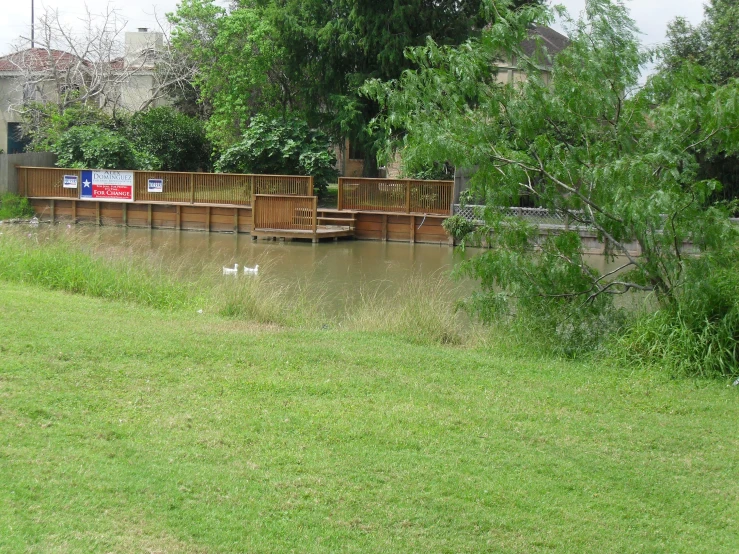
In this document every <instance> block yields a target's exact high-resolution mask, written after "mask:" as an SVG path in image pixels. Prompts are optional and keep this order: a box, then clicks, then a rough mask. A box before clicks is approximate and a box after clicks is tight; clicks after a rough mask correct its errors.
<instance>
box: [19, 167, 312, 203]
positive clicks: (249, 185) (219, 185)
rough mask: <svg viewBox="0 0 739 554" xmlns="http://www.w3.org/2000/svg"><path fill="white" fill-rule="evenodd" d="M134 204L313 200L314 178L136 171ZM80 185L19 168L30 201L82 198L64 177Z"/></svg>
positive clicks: (59, 173) (54, 171)
mask: <svg viewBox="0 0 739 554" xmlns="http://www.w3.org/2000/svg"><path fill="white" fill-rule="evenodd" d="M133 174H134V200H135V201H142V202H171V203H186V204H199V203H208V204H230V205H237V206H250V205H251V203H252V197H253V196H254V195H256V194H281V195H292V196H311V195H312V194H313V177H306V176H299V175H245V174H233V173H183V172H175V171H133ZM65 175H74V176H76V177H77V181H78V183H79V182H81V180H82V177H81V170H79V169H60V168H55V167H18V192H19V193H20V194H21V195H24V196H28V197H29V198H69V199H74V198H79V195H80V190H81V189H80V188H76V189H75V188H64V186H63V182H64V176H65ZM149 179H161V180H162V182H163V186H162V192H148V181H149Z"/></svg>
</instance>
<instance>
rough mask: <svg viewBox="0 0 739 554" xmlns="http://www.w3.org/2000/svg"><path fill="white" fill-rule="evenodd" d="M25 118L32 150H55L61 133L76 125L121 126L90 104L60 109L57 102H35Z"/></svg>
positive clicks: (28, 107)
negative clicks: (54, 146) (54, 147)
mask: <svg viewBox="0 0 739 554" xmlns="http://www.w3.org/2000/svg"><path fill="white" fill-rule="evenodd" d="M23 119H24V121H23V131H24V133H26V134H27V135H28V136H29V138H30V139H31V143H30V145H29V150H35V151H38V152H48V151H53V145H55V144H56V143H57V142H58V141H59V140H60V139H61V137H62V135H64V134H65V133H66V132H67V131H69V130H70V129H73V128H75V127H82V126H88V125H94V126H96V127H101V128H103V129H110V130H115V129H117V128H119V127H120V126H121V125H122V122H121V121H120V120H118V119H115V118H113V117H111V116H110V115H109V114H107V113H105V112H104V111H103V110H101V109H100V108H98V107H96V106H90V105H87V104H72V105H71V106H68V107H67V108H66V109H65V110H64V111H62V112H60V111H59V106H57V105H55V104H43V103H32V104H29V106H27V110H26V111H25V113H24V116H23Z"/></svg>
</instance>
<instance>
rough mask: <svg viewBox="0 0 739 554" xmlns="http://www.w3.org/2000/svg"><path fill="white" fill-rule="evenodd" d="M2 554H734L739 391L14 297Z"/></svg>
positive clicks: (0, 379)
mask: <svg viewBox="0 0 739 554" xmlns="http://www.w3.org/2000/svg"><path fill="white" fill-rule="evenodd" d="M0 337H1V339H0V552H127V553H128V552H168V553H169V552H172V553H174V552H250V553H253V552H265V553H272V552H501V553H511V552H521V553H530V552H588V553H589V552H614V553H616V552H618V553H624V552H645V553H646V552H665V553H667V552H680V553H688V552H689V553H693V552H706V553H712V554H713V553H719V552H732V553H734V552H737V551H739V528H738V527H737V521H738V520H739V473H738V471H739V467H738V465H739V464H738V462H739V456H738V453H739V433H737V421H739V387H738V388H733V387H727V386H726V383H725V382H718V381H691V380H669V379H667V378H665V377H663V376H661V375H659V374H655V373H630V372H626V371H624V370H621V369H619V368H613V367H602V366H594V365H588V364H585V363H573V362H558V361H551V360H547V359H535V358H531V357H524V356H523V355H522V356H520V357H517V356H515V355H513V354H510V353H508V354H506V353H504V352H502V351H501V352H496V351H495V350H492V351H491V350H489V349H488V350H475V349H471V348H467V349H462V348H453V347H443V346H428V345H424V346H420V345H414V344H411V343H408V342H404V341H402V340H400V339H396V338H393V337H392V336H389V335H387V334H384V335H383V334H371V333H359V332H354V333H350V332H346V331H340V330H326V331H306V330H285V329H278V328H275V327H267V326H257V325H254V324H249V323H244V322H236V321H232V320H229V319H224V318H220V317H218V316H216V315H208V314H205V315H201V314H197V313H195V312H194V310H193V311H192V313H190V311H187V312H185V311H176V312H165V311H158V310H156V309H153V308H146V307H141V306H135V305H127V304H123V303H118V302H110V301H105V300H98V299H91V298H87V297H82V296H74V295H69V294H65V293H61V292H49V291H46V290H43V289H40V288H34V287H29V286H25V285H19V284H8V283H2V282H0Z"/></svg>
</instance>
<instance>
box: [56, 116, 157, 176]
mask: <svg viewBox="0 0 739 554" xmlns="http://www.w3.org/2000/svg"><path fill="white" fill-rule="evenodd" d="M51 150H52V152H54V153H55V154H57V156H59V158H58V160H57V166H59V167H77V168H95V169H152V168H153V166H154V165H155V160H154V159H153V158H152V156H151V155H150V154H148V153H146V152H142V151H140V150H138V149H137V148H136V147H135V146H134V144H133V143H131V141H129V140H128V139H127V138H125V137H124V136H122V135H121V134H119V133H117V132H115V131H112V130H110V129H104V128H102V127H100V126H97V125H83V126H80V127H74V128H72V129H70V130H68V131H66V132H65V133H63V134H62V135H61V136H60V137H59V139H58V140H57V141H56V142H55V143H54V144H53V145H52V146H51Z"/></svg>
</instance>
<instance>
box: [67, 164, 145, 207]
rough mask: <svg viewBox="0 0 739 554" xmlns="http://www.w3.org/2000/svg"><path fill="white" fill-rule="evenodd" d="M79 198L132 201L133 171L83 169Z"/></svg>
mask: <svg viewBox="0 0 739 554" xmlns="http://www.w3.org/2000/svg"><path fill="white" fill-rule="evenodd" d="M80 198H88V199H94V200H109V201H113V202H133V171H118V170H115V169H108V170H85V171H83V172H82V191H81V193H80Z"/></svg>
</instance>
